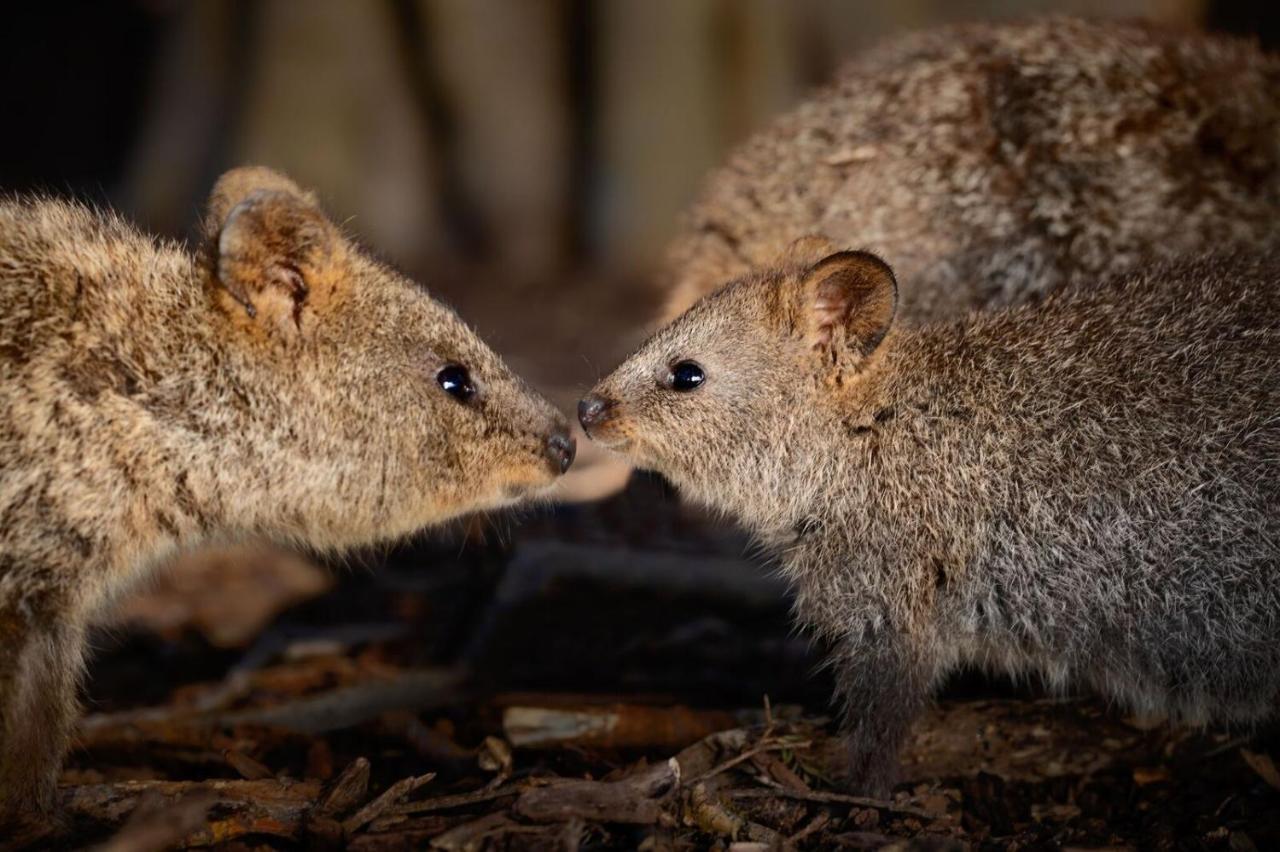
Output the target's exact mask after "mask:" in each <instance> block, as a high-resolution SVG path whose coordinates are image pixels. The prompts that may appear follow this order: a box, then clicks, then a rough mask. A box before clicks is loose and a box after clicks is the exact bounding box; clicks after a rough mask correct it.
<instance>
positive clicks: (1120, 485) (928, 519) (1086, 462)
mask: <svg viewBox="0 0 1280 852" xmlns="http://www.w3.org/2000/svg"><path fill="white" fill-rule="evenodd" d="M869 282H870V283H869ZM904 286H905V287H908V288H909V287H910V284H909V283H907V284H905V285H904ZM895 289H896V284H895V281H894V277H893V274H892V272H890V271H889V270H888V268H887V267H884V266H883V265H882V264H879V262H878V261H877V260H876V259H875V258H874V257H872V256H869V255H867V254H865V253H859V252H846V253H840V254H837V255H835V256H833V257H831V258H828V259H826V260H823V261H820V262H819V263H818V264H816V265H811V264H808V263H802V262H790V263H786V264H783V265H781V266H778V267H774V268H770V269H766V270H760V271H757V272H755V273H752V274H750V275H747V276H745V277H744V278H742V279H740V280H738V281H736V282H734V283H732V284H730V285H728V286H727V287H725V288H724V289H722V290H720V291H718V292H716V293H714V294H712V295H710V296H708V297H705V298H704V299H702V300H700V301H699V302H697V303H696V304H695V305H694V306H693V307H692V308H690V309H689V311H687V312H686V313H685V314H684V315H682V316H681V317H679V318H678V319H676V320H675V321H674V322H673V323H672V324H670V325H669V326H667V327H666V328H664V329H662V330H661V331H659V332H658V333H657V334H655V335H654V336H653V337H652V338H651V339H650V340H649V341H648V342H646V343H645V344H644V345H643V346H641V347H640V349H639V350H638V351H637V352H636V353H635V354H633V355H632V356H631V357H630V358H628V360H627V361H626V362H625V363H623V364H622V365H621V366H620V367H619V368H618V369H617V370H616V371H615V372H614V373H613V374H611V375H610V376H609V377H607V378H605V379H604V380H603V381H602V382H601V383H600V384H599V385H598V386H597V387H596V389H595V391H594V392H593V395H592V397H589V398H588V400H586V401H584V410H587V409H588V408H589V409H590V410H592V411H596V412H603V413H600V414H598V415H597V416H596V417H595V418H594V421H593V422H591V423H588V422H587V420H588V418H586V417H585V416H584V425H585V426H587V428H588V432H589V434H590V435H591V436H592V437H593V438H594V439H596V440H598V441H600V442H601V443H603V444H605V445H607V446H611V447H613V448H614V449H615V450H616V451H618V452H621V453H623V454H624V455H625V456H626V457H627V459H628V460H630V461H631V462H633V463H634V464H636V465H638V466H640V467H645V468H650V469H653V470H656V471H659V472H661V473H662V474H664V475H665V476H667V477H668V478H669V479H671V481H672V482H673V483H675V484H676V485H677V486H678V487H679V488H680V489H681V491H682V492H683V493H684V494H686V495H688V496H689V497H691V498H693V499H695V500H698V501H700V502H703V503H705V504H707V505H709V506H711V507H713V508H715V509H718V510H720V511H723V512H725V513H727V514H729V515H732V516H734V517H736V518H738V519H739V520H741V521H742V523H744V524H745V525H746V526H747V527H748V528H749V529H750V530H752V531H753V532H754V533H755V534H756V535H757V536H758V537H759V538H760V539H761V540H762V541H763V542H764V543H765V544H766V545H767V546H768V548H769V549H770V550H771V551H772V552H773V553H774V554H775V555H776V556H777V558H778V559H779V561H780V563H781V565H782V568H783V571H784V572H785V574H786V576H788V577H789V578H790V580H791V581H792V582H793V583H794V586H795V590H796V612H797V615H798V617H799V618H800V620H801V622H802V623H803V624H805V625H806V626H808V627H809V628H811V629H812V630H813V631H814V632H815V633H816V634H817V635H818V636H820V637H821V638H822V639H823V640H825V642H827V643H829V645H830V647H831V648H832V662H833V664H834V665H835V667H836V670H837V673H838V683H839V686H840V690H841V695H840V698H841V700H842V703H843V704H844V707H845V711H846V717H847V722H848V726H849V732H850V742H851V747H852V753H853V767H854V783H855V785H857V786H859V787H861V788H862V789H864V790H867V791H871V792H883V790H884V789H885V787H886V785H887V784H888V783H889V780H890V778H891V777H892V767H893V764H894V762H895V755H896V752H897V749H898V747H899V745H900V743H901V741H902V738H903V737H904V736H905V734H906V732H907V730H908V727H909V725H910V722H911V720H912V718H914V716H915V715H916V713H917V712H918V711H919V709H920V708H921V706H922V705H923V704H924V702H925V701H926V700H927V698H928V695H929V692H930V690H931V689H932V688H933V687H934V686H935V685H936V684H938V683H939V682H940V681H941V680H942V679H943V678H944V677H945V676H946V675H947V674H948V673H949V672H951V671H953V670H955V669H956V668H957V667H959V666H961V665H974V666H982V667H986V668H990V669H993V670H997V671H1002V672H1007V673H1012V674H1014V675H1032V674H1035V675H1039V676H1041V677H1043V678H1044V679H1045V680H1046V681H1047V682H1048V683H1049V684H1050V685H1051V686H1054V687H1058V688H1065V687H1067V686H1071V685H1076V684H1085V685H1089V686H1092V687H1093V688H1095V689H1097V690H1099V691H1101V692H1102V693H1103V694H1104V695H1107V696H1109V697H1110V698H1112V699H1114V700H1116V701H1118V702H1120V703H1122V704H1124V705H1126V706H1128V707H1130V708H1133V709H1136V710H1138V711H1140V712H1142V713H1144V714H1152V713H1163V714H1168V715H1169V716H1171V717H1173V718H1175V719H1181V720H1185V721H1190V722H1195V723H1204V722H1206V721H1221V722H1240V721H1251V720H1257V719H1260V718H1262V717H1264V716H1266V715H1267V714H1269V713H1273V712H1274V710H1275V708H1276V706H1277V699H1280V632H1278V628H1277V625H1280V513H1278V512H1277V509H1276V507H1277V506H1280V416H1278V415H1277V412H1280V258H1276V257H1261V258H1252V259H1250V258H1247V257H1245V258H1232V257H1216V258H1211V259H1208V260H1205V261H1201V262H1197V263H1183V264H1180V265H1173V266H1166V267H1155V268H1152V269H1151V270H1148V271H1145V272H1143V273H1134V274H1130V275H1128V276H1125V277H1122V278H1121V279H1120V280H1117V281H1114V282H1111V283H1109V284H1104V283H1101V282H1094V283H1091V284H1090V285H1088V286H1080V287H1076V288H1071V289H1070V290H1067V291H1063V292H1061V293H1058V294H1055V295H1054V296H1051V297H1049V298H1048V299H1046V300H1045V301H1044V302H1043V303H1042V304H1040V305H1037V306H1025V305H1024V306H1021V307H1018V308H1013V309H1004V310H1000V311H991V312H986V313H975V314H973V315H971V316H969V317H968V318H966V319H963V320H958V321H952V322H946V323H933V324H925V325H922V326H915V325H912V324H911V323H905V324H893V325H891V326H890V327H889V328H888V331H887V334H886V333H884V328H883V327H884V326H885V325H886V324H887V322H888V321H886V320H885V316H886V313H885V310H884V306H885V305H886V304H889V303H891V301H892V297H893V293H894V291H895ZM833 310H834V312H835V315H838V316H843V317H845V318H846V319H845V321H844V322H843V323H841V324H836V325H833V324H832V323H831V318H832V316H833ZM823 325H825V326H826V331H825V332H824V333H822V334H815V328H818V327H821V326H823ZM868 329H870V331H871V333H870V335H868ZM877 337H879V338H880V342H879V345H877V346H875V347H874V348H873V349H871V351H869V352H868V351H867V347H866V345H865V344H866V341H867V340H868V339H872V338H877ZM685 360H692V361H695V362H697V363H698V364H700V365H701V367H702V369H703V371H704V374H705V379H704V380H703V382H702V384H701V385H699V386H698V387H697V388H696V389H694V390H691V391H687V392H683V393H681V392H678V391H676V390H674V389H673V388H672V387H670V386H668V384H667V383H668V381H669V377H670V375H671V371H672V367H673V365H675V364H677V363H680V362H682V361H685Z"/></svg>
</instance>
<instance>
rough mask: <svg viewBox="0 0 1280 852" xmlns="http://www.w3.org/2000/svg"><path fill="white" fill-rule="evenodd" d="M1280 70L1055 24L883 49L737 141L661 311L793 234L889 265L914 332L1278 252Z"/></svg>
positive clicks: (1177, 41) (1224, 46)
mask: <svg viewBox="0 0 1280 852" xmlns="http://www.w3.org/2000/svg"><path fill="white" fill-rule="evenodd" d="M1278 217H1280V57H1276V56H1274V55H1268V54H1264V53H1263V52H1262V51H1260V50H1259V49H1258V48H1257V47H1256V46H1255V45H1252V44H1249V43H1247V42H1244V41H1240V40H1236V39H1230V38H1224V37H1217V36H1209V35H1204V34H1200V33H1191V32H1179V31H1175V30H1169V29H1162V28H1160V27H1156V26H1151V25H1145V24H1141V23H1124V22H1116V21H1105V22H1104V21H1099V22H1089V21H1081V20H1074V19H1070V18H1048V19H1042V20H1032V21H1029V22H1025V23H1007V24H998V25H991V24H974V25H965V26H954V27H944V28H940V29H936V30H930V31H925V32H920V33H912V34H909V35H906V36H902V37H898V38H896V39H893V40H890V41H888V42H886V43H885V44H884V45H883V46H881V47H878V48H876V49H873V50H871V51H869V52H867V53H866V54H864V55H862V56H861V57H859V58H857V59H856V60H855V61H854V62H852V63H851V64H849V65H848V66H846V67H845V68H843V69H842V70H841V72H840V73H839V75H838V76H837V78H836V79H835V81H834V82H833V83H832V84H831V85H829V86H827V87H826V88H824V89H822V90H820V91H818V92H817V93H815V94H814V95H813V96H812V97H810V98H808V99H807V100H806V101H805V102H804V103H802V104H801V105H800V106H799V107H797V108H796V109H795V110H793V111H792V112H790V113H788V114H787V115H784V116H783V117H781V118H780V119H778V120H777V121H776V122H775V123H774V124H773V125H772V126H771V127H769V128H768V129H766V130H764V131H763V132H761V133H760V134H758V135H757V136H755V137H754V138H752V139H751V140H750V141H748V142H747V143H746V144H745V145H743V146H742V147H741V148H739V149H738V150H737V151H736V152H735V153H734V154H733V156H732V157H730V159H729V160H728V162H727V163H726V164H725V166H724V167H723V168H721V169H719V170H717V171H716V172H715V173H714V174H712V175H711V177H710V179H709V180H708V182H707V185H706V188H705V189H704V190H703V192H702V193H701V194H700V197H699V198H698V200H697V201H696V202H695V203H694V205H693V206H692V207H691V209H690V210H689V212H688V214H687V215H686V217H685V223H684V226H683V228H682V230H681V233H680V234H679V235H678V236H677V238H676V239H675V241H674V242H673V244H672V246H671V248H670V250H669V257H668V260H667V263H666V265H665V268H664V272H663V275H662V284H663V289H664V290H665V291H666V292H667V293H668V297H667V298H668V301H667V307H666V311H665V316H664V318H665V319H671V318H673V317H674V316H676V315H678V314H679V313H680V312H682V311H684V310H685V309H686V308H688V307H689V306H690V305H691V304H693V302H694V301H696V300H697V299H698V298H699V297H700V296H703V295H705V294H707V293H709V292H711V291H712V290H714V289H716V288H717V287H719V286H720V284H721V283H723V282H724V281H727V280H729V279H731V278H734V277H737V276H738V275H741V274H743V273H745V272H746V271H748V270H749V269H751V268H752V267H754V266H757V265H766V266H767V265H769V264H770V263H772V261H773V259H774V258H775V257H776V256H777V255H778V254H779V253H780V252H781V250H782V249H783V248H784V247H785V246H787V245H788V244H789V243H791V242H792V241H793V240H794V239H796V238H797V237H800V236H802V235H804V234H810V233H820V234H822V235H824V236H825V237H827V238H828V239H831V240H833V241H834V242H836V243H838V244H841V245H857V246H862V247H866V248H868V249H870V250H872V251H875V252H877V253H879V254H880V255H881V256H883V257H887V258H891V259H892V260H893V263H894V267H895V269H896V270H897V271H898V273H899V276H900V278H901V279H902V284H903V292H902V303H901V305H900V310H901V314H902V317H903V318H904V319H910V320H920V319H951V318H954V317H958V316H960V315H961V314H962V313H963V312H964V311H965V310H968V309H971V308H978V307H992V306H1002V305H1008V304H1016V303H1020V302H1023V301H1027V300H1032V299H1035V298H1038V297H1040V296H1042V295H1044V294H1045V293H1047V292H1049V291H1052V290H1054V289H1056V288H1057V287H1059V286H1062V285H1066V284H1088V283H1090V282H1093V281H1097V280H1099V279H1101V278H1105V277H1106V276H1108V275H1112V274H1116V273H1120V272H1124V271H1126V270H1129V269H1137V268H1141V267H1142V265H1143V264H1147V263H1149V262H1151V261H1152V260H1153V259H1164V260H1168V259H1171V258H1175V257H1181V256H1194V255H1196V254H1201V253H1205V252H1210V251H1216V250H1219V249H1220V248H1221V247H1222V246H1225V245H1236V246H1243V247H1258V246H1266V245H1274V244H1275V240H1276V221H1277V218H1278Z"/></svg>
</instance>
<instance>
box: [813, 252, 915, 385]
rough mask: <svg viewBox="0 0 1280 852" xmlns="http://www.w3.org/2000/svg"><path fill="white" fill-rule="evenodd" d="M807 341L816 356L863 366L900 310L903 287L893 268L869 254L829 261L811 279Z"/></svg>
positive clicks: (819, 264) (838, 255)
mask: <svg viewBox="0 0 1280 852" xmlns="http://www.w3.org/2000/svg"><path fill="white" fill-rule="evenodd" d="M801 290H802V292H803V294H804V296H803V298H804V300H805V304H804V305H803V306H802V314H804V315H805V316H806V317H807V323H806V325H807V338H808V342H809V343H810V345H811V346H812V347H813V348H814V349H815V350H820V351H823V352H825V353H827V354H829V355H830V358H831V361H832V362H833V363H838V362H839V361H841V360H842V356H846V355H853V356H854V357H855V358H856V359H857V360H861V359H862V358H865V357H867V356H868V355H870V354H871V353H872V352H874V351H875V350H876V347H877V346H879V345H880V341H882V340H884V336H885V335H886V334H888V332H889V327H890V326H891V325H892V324H893V316H894V313H895V311H896V310H897V307H898V282H897V280H896V279H895V278H894V276H893V270H892V269H890V268H889V265H888V264H887V263H885V262H884V261H883V260H881V259H880V258H878V257H876V256H875V255H874V254H871V253H870V252H865V251H842V252H837V253H835V254H832V255H828V256H827V257H825V258H823V259H822V260H820V261H818V262H817V263H816V264H814V265H813V266H812V267H810V268H809V271H808V272H807V273H805V276H804V282H803V286H802V288H801Z"/></svg>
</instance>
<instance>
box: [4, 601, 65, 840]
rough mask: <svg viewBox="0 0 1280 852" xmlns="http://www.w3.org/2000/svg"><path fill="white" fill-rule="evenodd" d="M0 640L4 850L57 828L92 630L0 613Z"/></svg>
mask: <svg viewBox="0 0 1280 852" xmlns="http://www.w3.org/2000/svg"><path fill="white" fill-rule="evenodd" d="M0 640H2V643H0V848H21V847H22V846H24V845H27V844H30V843H33V842H34V841H35V840H37V839H39V838H40V837H41V836H44V835H47V834H49V833H51V832H52V831H53V830H54V828H55V818H56V809H57V807H56V806H57V782H58V773H59V771H60V770H61V768H62V759H63V757H64V756H65V754H66V751H67V748H68V746H69V744H70V740H71V734H72V728H73V726H74V724H75V719H76V712H77V695H76V692H77V688H78V686H79V682H80V674H81V671H82V668H83V665H82V664H83V659H84V627H83V625H81V624H69V623H66V622H53V623H41V622H40V621H38V620H36V619H35V618H33V617H32V616H30V615H25V614H21V613H18V612H15V611H14V610H10V611H9V612H8V613H5V614H3V615H0Z"/></svg>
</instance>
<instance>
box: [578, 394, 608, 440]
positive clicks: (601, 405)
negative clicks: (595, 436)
mask: <svg viewBox="0 0 1280 852" xmlns="http://www.w3.org/2000/svg"><path fill="white" fill-rule="evenodd" d="M611 408H613V401H612V400H609V399H606V398H605V397H603V396H601V395H600V394H598V393H593V394H588V395H586V396H584V397H583V398H582V399H581V400H579V401H578V422H579V423H581V424H582V428H583V429H586V430H587V431H588V432H590V431H591V427H592V426H598V425H600V424H601V423H603V422H604V420H605V418H606V417H608V415H609V409H611Z"/></svg>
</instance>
